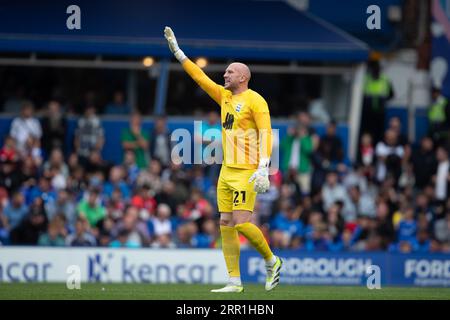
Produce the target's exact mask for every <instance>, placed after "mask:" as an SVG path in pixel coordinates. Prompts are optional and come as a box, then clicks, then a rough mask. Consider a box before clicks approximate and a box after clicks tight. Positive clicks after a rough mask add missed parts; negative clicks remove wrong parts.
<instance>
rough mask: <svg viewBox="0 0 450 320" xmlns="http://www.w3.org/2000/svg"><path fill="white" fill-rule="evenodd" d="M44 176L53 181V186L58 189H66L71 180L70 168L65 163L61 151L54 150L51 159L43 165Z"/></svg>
mask: <svg viewBox="0 0 450 320" xmlns="http://www.w3.org/2000/svg"><path fill="white" fill-rule="evenodd" d="M43 170H44V174H45V175H46V176H48V177H49V178H50V179H51V186H52V187H53V188H54V189H56V190H60V189H65V188H66V187H67V179H68V178H69V167H68V166H67V164H66V163H65V162H64V155H63V152H62V150H61V149H53V150H52V152H51V154H50V158H49V160H48V161H46V162H45V163H44V165H43Z"/></svg>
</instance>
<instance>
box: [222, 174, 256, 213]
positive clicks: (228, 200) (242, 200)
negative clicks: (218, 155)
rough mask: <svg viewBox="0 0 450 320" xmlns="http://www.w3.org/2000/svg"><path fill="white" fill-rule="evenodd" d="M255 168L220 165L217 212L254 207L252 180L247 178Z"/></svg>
mask: <svg viewBox="0 0 450 320" xmlns="http://www.w3.org/2000/svg"><path fill="white" fill-rule="evenodd" d="M255 171H256V169H237V168H230V167H227V166H225V165H222V168H221V169H220V175H219V180H218V182H217V205H218V207H219V212H232V211H233V210H247V211H252V212H253V209H254V207H255V201H256V192H255V191H254V190H253V188H254V182H252V183H249V182H248V179H250V177H251V176H252V174H253V173H255Z"/></svg>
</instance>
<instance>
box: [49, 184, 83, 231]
mask: <svg viewBox="0 0 450 320" xmlns="http://www.w3.org/2000/svg"><path fill="white" fill-rule="evenodd" d="M46 208H47V217H48V219H49V220H52V219H53V217H55V216H56V215H57V214H62V215H63V216H64V218H65V219H66V220H67V224H68V225H70V226H73V225H75V221H76V218H77V207H76V204H75V201H74V200H73V196H72V195H71V194H70V193H69V192H68V191H67V190H66V189H61V190H59V191H58V195H57V198H56V201H55V202H53V203H52V204H50V205H48V206H47V207H46Z"/></svg>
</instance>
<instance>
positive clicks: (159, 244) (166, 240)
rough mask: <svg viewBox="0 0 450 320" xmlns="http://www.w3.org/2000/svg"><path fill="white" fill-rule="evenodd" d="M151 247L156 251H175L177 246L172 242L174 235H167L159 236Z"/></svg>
mask: <svg viewBox="0 0 450 320" xmlns="http://www.w3.org/2000/svg"><path fill="white" fill-rule="evenodd" d="M151 247H152V248H155V249H174V248H176V247H177V245H176V244H175V242H173V241H172V235H171V234H169V233H167V234H161V235H159V236H157V237H156V239H155V241H153V242H152V244H151Z"/></svg>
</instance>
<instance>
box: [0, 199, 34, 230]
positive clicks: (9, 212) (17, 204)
mask: <svg viewBox="0 0 450 320" xmlns="http://www.w3.org/2000/svg"><path fill="white" fill-rule="evenodd" d="M27 214H28V206H27V205H26V204H25V197H24V196H23V194H22V193H21V192H19V191H16V192H14V193H13V194H12V196H11V202H10V203H9V204H8V205H7V206H6V208H5V209H4V210H3V215H4V217H5V218H6V228H7V229H9V230H11V229H14V228H15V227H17V226H18V225H19V224H20V223H21V221H22V220H23V218H24V217H25V216H26V215H27Z"/></svg>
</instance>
